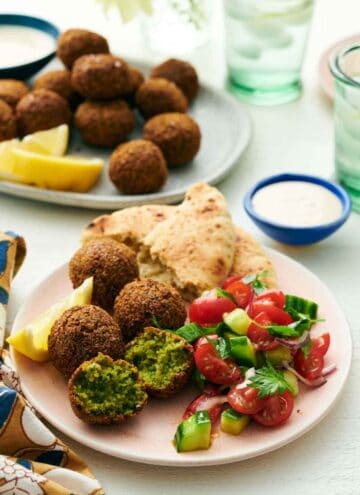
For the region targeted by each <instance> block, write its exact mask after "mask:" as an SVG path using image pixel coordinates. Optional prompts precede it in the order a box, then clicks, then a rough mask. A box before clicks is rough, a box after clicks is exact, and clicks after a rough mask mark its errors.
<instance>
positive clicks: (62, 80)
mask: <svg viewBox="0 0 360 495" xmlns="http://www.w3.org/2000/svg"><path fill="white" fill-rule="evenodd" d="M34 89H49V90H50V91H54V93H57V94H58V95H60V96H62V97H63V98H64V99H65V100H67V101H68V102H69V103H70V105H72V106H73V105H75V104H76V103H79V101H80V98H81V97H80V95H79V94H77V93H76V91H74V89H73V87H72V86H71V73H70V71H68V70H51V71H49V72H45V74H41V76H39V77H38V78H37V79H36V81H35V84H34Z"/></svg>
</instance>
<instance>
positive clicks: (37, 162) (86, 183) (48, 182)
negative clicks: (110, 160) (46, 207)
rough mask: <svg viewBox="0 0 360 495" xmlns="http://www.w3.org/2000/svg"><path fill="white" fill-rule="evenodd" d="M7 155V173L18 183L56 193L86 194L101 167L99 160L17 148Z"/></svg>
mask: <svg viewBox="0 0 360 495" xmlns="http://www.w3.org/2000/svg"><path fill="white" fill-rule="evenodd" d="M9 153H10V154H11V155H12V157H11V160H9V163H8V166H7V169H8V173H10V174H12V175H13V176H14V177H15V178H16V180H17V181H20V182H22V183H24V184H30V185H34V186H38V187H43V188H46V189H55V190H59V191H76V192H86V191H88V190H89V189H90V188H91V187H92V186H93V185H94V184H95V182H96V181H97V179H98V177H99V175H100V172H101V170H102V168H103V165H104V162H103V160H100V159H98V158H83V157H78V156H50V155H44V154H40V153H33V152H31V151H27V150H23V149H21V148H17V147H12V148H10V150H9ZM9 169H10V170H9Z"/></svg>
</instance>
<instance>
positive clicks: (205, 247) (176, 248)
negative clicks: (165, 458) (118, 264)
mask: <svg viewBox="0 0 360 495" xmlns="http://www.w3.org/2000/svg"><path fill="white" fill-rule="evenodd" d="M234 254H235V230H234V227H233V224H232V222H231V216H230V213H229V211H228V208H227V204H226V201H225V198H224V197H223V195H222V194H221V193H220V192H219V191H218V190H217V189H215V188H214V187H211V186H209V185H207V184H205V183H202V182H200V183H197V184H195V185H193V186H192V187H191V188H190V189H189V191H188V192H187V193H186V196H185V199H184V201H183V203H182V204H181V205H180V206H178V207H177V208H176V209H175V211H174V212H173V214H172V215H170V216H169V217H168V218H167V219H166V220H164V221H163V222H161V223H159V224H158V225H156V227H154V228H153V229H152V230H151V231H150V232H149V234H148V235H147V236H146V237H145V239H144V245H143V246H142V247H141V249H140V252H139V255H138V262H139V270H140V276H142V277H151V278H157V279H158V280H159V279H161V280H162V281H164V279H165V280H166V281H167V282H171V283H172V285H174V286H175V287H177V288H178V289H180V290H181V292H182V293H183V295H184V296H185V297H188V298H192V297H194V296H197V295H199V294H201V293H202V292H203V291H204V290H208V289H212V288H213V287H216V286H218V285H219V284H221V282H222V281H223V280H224V279H225V278H226V276H227V275H228V273H229V271H230V269H231V266H232V264H233V260H234Z"/></svg>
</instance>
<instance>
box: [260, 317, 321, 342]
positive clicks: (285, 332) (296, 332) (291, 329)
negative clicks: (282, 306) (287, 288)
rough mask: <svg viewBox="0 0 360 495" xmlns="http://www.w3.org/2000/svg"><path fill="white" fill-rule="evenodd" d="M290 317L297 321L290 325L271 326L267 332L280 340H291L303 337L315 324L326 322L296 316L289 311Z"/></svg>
mask: <svg viewBox="0 0 360 495" xmlns="http://www.w3.org/2000/svg"><path fill="white" fill-rule="evenodd" d="M288 312H289V314H290V316H292V317H293V318H296V321H294V322H293V323H290V325H269V326H268V327H266V328H267V330H268V331H269V333H270V334H271V335H273V336H274V337H280V338H284V337H285V338H291V337H296V338H298V337H301V336H302V335H303V333H304V332H305V331H306V330H310V328H311V327H312V326H313V324H314V323H317V322H318V321H324V320H319V319H316V320H313V319H311V318H309V317H308V316H306V315H303V314H301V313H297V312H296V315H295V313H294V312H292V311H288Z"/></svg>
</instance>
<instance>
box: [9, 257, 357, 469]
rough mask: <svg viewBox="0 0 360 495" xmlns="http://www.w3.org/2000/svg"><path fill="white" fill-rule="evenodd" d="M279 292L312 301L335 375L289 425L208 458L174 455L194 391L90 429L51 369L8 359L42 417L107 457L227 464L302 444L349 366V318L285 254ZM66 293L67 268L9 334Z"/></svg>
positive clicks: (255, 430) (33, 299)
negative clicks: (177, 432) (326, 335)
mask: <svg viewBox="0 0 360 495" xmlns="http://www.w3.org/2000/svg"><path fill="white" fill-rule="evenodd" d="M269 254H270V256H271V258H272V260H273V262H274V264H275V267H276V270H277V273H278V277H279V284H280V287H281V288H282V289H283V290H284V291H285V292H287V293H292V294H297V295H299V296H303V297H307V298H309V299H312V300H314V301H317V302H318V303H319V305H320V316H321V317H323V318H326V322H325V323H319V324H317V328H316V331H314V333H322V332H324V331H330V333H331V346H330V349H329V352H328V354H327V356H326V363H332V362H335V363H336V364H337V367H338V369H337V371H336V372H335V373H333V374H332V375H330V376H329V378H328V382H327V383H326V384H325V385H324V386H323V387H321V388H318V389H313V390H309V389H307V390H304V389H302V390H301V392H300V394H299V396H298V397H297V399H296V402H295V409H294V412H293V414H292V417H291V418H290V420H289V421H288V422H287V423H286V424H285V425H283V426H281V427H278V428H265V427H261V426H258V425H255V424H252V425H251V426H249V427H248V428H247V429H246V430H245V431H244V432H243V433H242V434H241V435H240V437H234V436H231V435H227V434H225V433H222V432H219V435H218V436H217V437H216V438H215V439H214V441H213V444H212V446H211V448H210V449H209V450H207V451H200V452H194V453H188V454H187V453H183V454H178V453H177V452H176V451H175V449H174V447H173V445H172V443H171V441H172V438H173V436H174V433H175V430H176V426H177V424H178V423H179V422H180V420H181V416H182V413H183V411H184V409H185V407H186V405H187V404H188V403H189V401H190V400H191V399H192V398H193V397H194V396H195V394H196V392H195V390H192V389H191V387H189V388H188V389H186V390H184V391H183V393H181V394H180V395H178V396H176V397H175V398H173V399H171V400H152V401H151V402H150V404H149V405H148V406H147V407H146V409H145V410H144V411H143V412H142V413H141V414H139V415H138V416H137V417H136V418H133V419H131V420H129V421H128V422H126V423H124V424H122V425H121V426H111V427H94V426H89V425H86V424H85V423H82V422H81V421H80V420H79V419H78V418H77V417H76V416H75V415H74V414H73V412H72V410H71V408H70V405H69V402H68V400H67V395H66V384H65V381H64V380H63V378H62V377H61V376H60V374H59V373H58V372H57V371H56V370H55V369H54V368H53V367H52V366H51V365H50V364H49V363H46V364H39V363H35V362H33V361H31V360H30V359H27V358H25V357H24V356H21V355H20V354H18V353H16V352H13V358H14V360H15V363H16V366H17V369H18V372H19V374H20V377H21V380H22V386H23V390H24V393H25V395H26V397H27V398H28V400H29V401H30V402H31V403H32V404H33V405H34V407H35V408H36V409H37V410H38V411H39V413H40V414H41V415H42V416H43V417H44V418H45V419H47V420H48V421H49V423H51V424H52V425H54V426H55V427H56V428H57V429H58V430H60V431H62V432H63V433H65V434H66V435H68V436H69V437H71V438H73V439H75V440H77V441H78V442H80V443H82V444H84V445H87V446H88V447H91V448H93V449H95V450H98V451H100V452H104V453H106V454H109V455H112V456H116V457H121V458H123V459H129V460H132V461H137V462H143V463H148V464H160V465H166V466H200V465H212V464H225V463H229V462H234V461H241V460H243V459H248V458H250V457H255V456H258V455H260V454H264V453H266V452H270V451H272V450H275V449H278V448H279V447H282V446H283V445H286V444H288V443H289V442H291V441H293V440H295V439H297V438H299V437H300V436H301V435H303V434H304V433H305V432H307V431H309V430H310V428H312V427H313V426H315V425H316V424H317V423H319V421H321V420H322V419H323V418H324V417H325V416H326V414H327V413H328V412H329V410H330V409H331V407H332V406H333V405H334V403H335V401H336V399H337V398H338V396H339V394H340V392H341V390H342V388H343V386H344V383H345V381H346V378H347V376H348V373H349V369H350V364H351V353H352V344H351V335H350V329H349V326H348V324H347V321H346V318H345V316H344V314H343V313H342V311H341V309H340V308H339V306H338V304H337V302H336V300H335V299H334V297H333V295H332V294H331V293H330V291H329V290H328V289H327V288H326V287H325V285H324V284H323V283H322V282H321V281H320V280H319V279H318V278H317V277H316V276H315V275H313V274H312V273H311V272H310V271H309V270H307V269H306V268H304V267H303V266H302V265H300V264H299V263H296V262H295V261H293V260H292V259H290V258H288V257H287V256H284V255H283V254H280V253H277V252H275V251H272V250H269ZM70 290H71V285H70V282H69V280H68V276H67V266H66V265H64V266H62V267H60V268H59V269H58V270H56V271H55V272H53V273H52V274H51V275H50V276H49V277H47V278H46V279H45V280H44V281H43V282H42V283H41V284H40V285H39V286H38V287H37V288H36V289H35V290H34V291H33V292H32V294H31V296H30V297H29V298H28V300H27V301H26V303H25V304H24V306H23V307H22V308H21V310H20V312H19V313H18V315H17V318H16V320H15V323H14V328H13V331H14V332H16V330H18V329H20V328H21V327H22V326H23V325H24V324H26V323H28V322H30V321H31V320H33V319H34V318H35V317H36V316H37V315H38V314H39V313H41V312H42V311H43V310H45V309H46V308H47V307H49V306H50V305H51V304H53V303H55V302H56V301H58V300H59V299H61V298H62V297H64V296H65V295H66V294H68V293H69V291H70Z"/></svg>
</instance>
